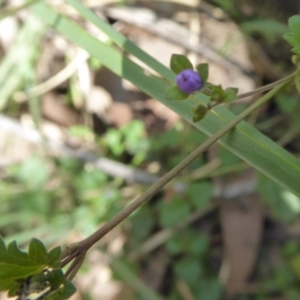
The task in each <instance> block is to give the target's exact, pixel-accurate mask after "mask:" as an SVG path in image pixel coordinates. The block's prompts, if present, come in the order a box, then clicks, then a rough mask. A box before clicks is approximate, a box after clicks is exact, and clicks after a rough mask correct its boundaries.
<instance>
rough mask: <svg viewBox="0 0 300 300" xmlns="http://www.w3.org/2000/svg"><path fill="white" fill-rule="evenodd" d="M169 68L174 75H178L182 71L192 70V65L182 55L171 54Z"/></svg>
mask: <svg viewBox="0 0 300 300" xmlns="http://www.w3.org/2000/svg"><path fill="white" fill-rule="evenodd" d="M170 68H171V70H172V71H173V72H174V73H175V74H178V73H180V72H181V71H183V70H186V69H193V65H192V63H191V62H190V60H189V59H188V58H187V57H186V56H184V55H182V54H172V56H171V62H170Z"/></svg>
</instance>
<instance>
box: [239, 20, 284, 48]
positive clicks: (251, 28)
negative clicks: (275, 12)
mask: <svg viewBox="0 0 300 300" xmlns="http://www.w3.org/2000/svg"><path fill="white" fill-rule="evenodd" d="M240 27H241V28H242V30H243V31H244V32H246V33H247V34H250V35H251V34H254V33H259V34H260V35H261V36H262V37H263V38H264V39H266V40H267V41H268V43H269V44H273V43H275V42H276V41H277V40H278V39H279V38H282V36H283V35H284V34H285V33H286V32H287V31H288V27H287V25H285V24H282V23H281V22H278V21H276V20H273V19H266V18H263V19H254V20H250V21H246V22H242V23H241V24H240Z"/></svg>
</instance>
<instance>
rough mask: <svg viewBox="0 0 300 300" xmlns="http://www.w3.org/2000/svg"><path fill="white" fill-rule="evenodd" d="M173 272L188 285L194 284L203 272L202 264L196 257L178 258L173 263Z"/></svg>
mask: <svg viewBox="0 0 300 300" xmlns="http://www.w3.org/2000/svg"><path fill="white" fill-rule="evenodd" d="M174 269H175V273H176V275H177V277H178V278H181V279H182V280H184V281H185V282H186V283H188V284H189V285H195V284H196V283H197V282H199V280H200V276H201V275H202V274H203V272H204V270H203V266H202V264H201V263H200V261H199V260H198V259H197V258H194V257H186V258H184V259H181V260H179V261H178V262H177V263H176V265H175V268H174Z"/></svg>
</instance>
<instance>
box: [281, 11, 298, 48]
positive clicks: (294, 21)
mask: <svg viewBox="0 0 300 300" xmlns="http://www.w3.org/2000/svg"><path fill="white" fill-rule="evenodd" d="M289 28H290V32H288V33H286V34H285V35H284V36H283V38H284V39H285V40H286V41H287V42H288V43H289V44H290V45H291V46H292V47H293V48H292V52H294V53H296V54H300V15H297V16H293V17H291V18H289Z"/></svg>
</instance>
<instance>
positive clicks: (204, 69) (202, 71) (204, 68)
mask: <svg viewBox="0 0 300 300" xmlns="http://www.w3.org/2000/svg"><path fill="white" fill-rule="evenodd" d="M196 70H197V71H198V73H199V75H200V77H201V79H202V81H203V83H205V82H206V81H207V78H208V64H198V65H197V66H196Z"/></svg>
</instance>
